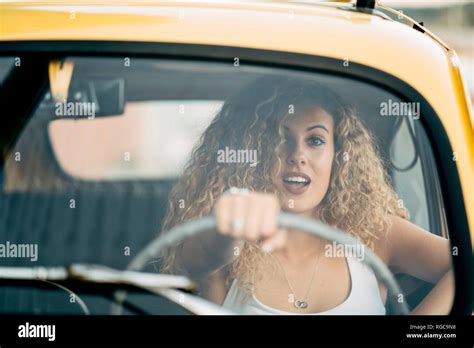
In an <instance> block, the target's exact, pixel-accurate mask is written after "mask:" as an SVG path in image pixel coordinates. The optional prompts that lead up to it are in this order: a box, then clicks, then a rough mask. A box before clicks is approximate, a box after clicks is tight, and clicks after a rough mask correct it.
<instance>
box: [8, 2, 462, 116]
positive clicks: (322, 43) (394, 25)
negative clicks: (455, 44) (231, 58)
mask: <svg viewBox="0 0 474 348" xmlns="http://www.w3.org/2000/svg"><path fill="white" fill-rule="evenodd" d="M0 7H1V11H2V17H3V18H2V19H3V23H2V35H1V39H0V41H23V40H27V41H30V40H53V41H54V40H74V41H75V40H107V41H134V42H135V41H138V42H165V43H187V44H204V45H220V46H230V47H245V48H254V49H260V50H273V51H283V52H293V53H302V54H308V55H315V56H322V57H329V58H336V59H340V60H341V64H342V62H343V61H344V60H347V61H348V62H349V64H350V63H359V64H363V65H366V66H370V67H372V68H375V69H378V70H381V71H383V72H386V73H388V74H391V75H393V76H395V77H397V78H399V79H401V80H403V81H404V82H406V83H408V84H409V85H411V86H412V87H413V88H415V89H416V90H417V91H418V92H419V93H420V94H421V95H423V96H424V97H425V99H426V100H427V101H428V102H429V103H430V104H431V105H432V107H433V108H434V109H435V111H436V112H437V113H438V114H439V115H441V116H442V115H446V117H448V115H452V114H453V113H455V112H457V113H464V114H466V113H468V112H467V111H466V110H461V111H460V110H457V109H458V108H459V98H461V99H463V98H464V99H465V98H466V92H465V86H464V88H463V84H462V80H461V78H460V74H459V71H458V69H459V67H458V63H457V56H456V54H455V53H454V51H452V50H450V49H449V48H446V47H445V46H444V45H442V44H441V43H440V42H438V41H437V40H434V39H433V38H432V37H430V36H429V35H427V34H426V33H422V32H421V31H418V30H415V29H413V28H412V27H411V26H410V25H406V24H403V23H400V22H398V21H394V20H391V19H389V18H383V16H380V15H374V14H369V13H363V12H358V11H354V10H353V9H354V6H353V4H347V3H346V4H344V3H337V4H317V3H316V4H312V3H311V4H308V3H303V2H300V3H298V2H272V1H242V0H240V1H236V0H230V1H211V0H207V1H181V0H177V1H147V0H139V1H132V0H112V1H110V0H109V1H107V0H101V1H90V0H89V1H87V0H72V1H66V0H62V1H56V0H50V1H23V2H3V3H1V4H0ZM440 81H443V83H441V82H440ZM453 90H456V91H458V93H459V94H460V95H461V97H460V96H459V95H456V94H455V93H454V92H453ZM468 107H469V106H468ZM464 108H466V107H464ZM442 118H443V117H442ZM443 122H449V120H447V119H445V120H443ZM467 122H469V123H470V120H469V113H468V116H467Z"/></svg>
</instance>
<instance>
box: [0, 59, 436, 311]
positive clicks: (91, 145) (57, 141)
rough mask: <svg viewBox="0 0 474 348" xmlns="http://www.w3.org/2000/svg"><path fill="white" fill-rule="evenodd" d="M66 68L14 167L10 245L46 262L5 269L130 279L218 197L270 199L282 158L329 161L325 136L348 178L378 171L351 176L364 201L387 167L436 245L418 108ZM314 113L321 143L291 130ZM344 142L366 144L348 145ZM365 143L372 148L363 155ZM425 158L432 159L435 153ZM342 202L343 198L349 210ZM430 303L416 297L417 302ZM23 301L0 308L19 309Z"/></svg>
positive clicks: (268, 80)
mask: <svg viewBox="0 0 474 348" xmlns="http://www.w3.org/2000/svg"><path fill="white" fill-rule="evenodd" d="M68 61H70V62H72V63H73V64H74V70H73V75H72V80H71V83H70V87H69V97H68V99H67V101H66V102H58V101H55V100H53V97H52V95H51V93H50V90H49V88H48V89H46V90H45V91H44V93H43V99H42V102H41V103H40V104H39V105H38V106H37V108H36V109H35V110H34V112H33V113H32V115H31V117H30V119H29V121H28V123H27V124H26V125H25V127H24V129H23V130H22V132H21V133H20V135H19V137H18V139H17V141H16V144H15V146H14V147H13V148H12V149H11V150H10V151H9V152H8V154H7V157H6V164H5V167H4V169H3V178H4V179H3V180H4V182H3V191H2V194H1V199H0V204H1V205H2V211H3V212H4V213H3V215H2V218H1V219H0V234H1V236H2V239H3V240H8V241H10V242H11V243H17V244H18V243H27V244H28V245H36V246H37V251H36V252H37V254H36V256H35V257H30V258H28V257H23V258H22V257H20V258H5V259H4V260H2V263H3V264H5V265H12V266H13V265H16V266H20V265H23V266H25V265H28V266H31V265H34V266H36V265H42V266H54V265H67V264H71V263H77V262H83V263H84V262H85V263H99V264H104V265H107V266H110V267H113V268H117V269H124V268H125V267H126V266H127V265H128V264H129V263H130V262H131V261H132V260H133V258H134V257H135V256H137V255H138V253H139V252H140V250H142V249H143V248H144V247H145V246H146V245H147V244H148V243H149V242H150V241H151V240H153V239H154V238H156V237H157V236H159V235H160V234H161V233H163V230H164V229H166V228H169V227H173V226H175V225H176V224H177V221H186V220H187V219H188V218H195V217H198V216H203V215H207V214H208V213H210V212H211V207H212V205H211V203H212V201H213V200H214V199H215V195H216V192H222V191H223V190H224V188H228V187H229V186H242V185H244V184H243V183H248V185H250V188H252V187H253V186H252V185H256V186H255V187H266V186H265V185H267V184H266V183H263V181H262V180H264V179H263V178H266V177H269V176H270V174H271V172H272V170H273V168H274V167H272V166H270V164H271V163H275V162H272V159H274V158H276V157H275V156H276V155H275V151H276V149H280V148H285V149H290V148H291V146H296V145H295V144H296V143H298V141H300V142H303V143H304V144H306V145H307V146H308V148H309V149H311V150H308V151H319V150H316V149H317V147H318V146H319V145H320V144H322V143H324V142H328V141H329V142H331V141H332V140H331V139H328V138H327V137H328V134H329V131H328V130H327V129H326V133H325V132H324V130H322V128H331V130H330V131H331V132H333V133H334V134H336V132H337V134H339V135H338V139H339V140H338V142H336V141H334V152H335V153H337V154H338V157H337V158H338V163H339V166H340V167H341V168H342V167H343V166H344V163H345V162H347V161H354V157H353V156H356V158H358V161H360V163H358V167H357V168H359V170H360V173H364V171H365V170H366V171H370V170H372V171H373V173H374V174H373V175H374V177H373V178H372V179H371V180H369V179H363V180H362V179H361V178H360V177H357V176H355V175H359V174H354V173H353V172H352V173H351V172H350V171H349V172H347V173H345V174H344V175H346V176H347V177H346V179H345V180H346V181H345V183H344V185H347V190H348V191H352V192H357V191H358V192H359V193H361V192H362V193H363V195H362V194H361V195H360V197H366V198H364V199H368V200H370V199H371V198H370V197H371V195H379V193H377V190H379V187H378V186H377V184H376V182H377V180H380V182H381V183H382V181H383V180H382V179H376V177H378V176H377V175H379V174H377V173H379V172H378V171H377V170H378V169H377V168H380V170H383V171H384V172H385V173H386V181H387V183H389V184H383V185H384V186H383V188H384V189H385V188H390V187H393V196H392V195H391V196H390V199H391V203H390V204H392V206H393V207H392V208H393V209H392V208H390V209H392V210H393V211H394V212H395V211H400V212H401V211H404V209H407V212H408V213H409V214H410V218H409V219H410V220H411V221H412V222H413V223H415V224H416V225H418V226H420V227H422V228H424V229H426V230H431V231H432V232H433V233H435V232H436V231H434V230H433V229H434V227H433V223H430V221H433V219H434V220H436V219H438V220H440V221H441V217H440V216H439V211H435V210H434V209H433V208H432V207H431V206H430V204H429V200H430V199H431V198H432V197H433V196H429V195H428V193H429V192H432V191H437V190H438V189H439V187H437V186H436V185H437V183H436V181H435V180H433V179H432V176H433V175H435V176H436V172H434V173H430V174H429V175H428V173H426V170H425V169H426V166H424V165H423V156H420V154H419V151H420V150H419V146H420V143H423V144H425V145H428V146H429V142H428V140H427V137H426V135H425V134H424V132H423V131H419V132H416V133H413V132H411V131H410V129H412V130H413V129H415V128H417V129H419V128H420V127H422V126H421V124H419V122H420V121H419V119H420V117H422V115H421V114H420V109H419V104H418V105H417V103H416V102H414V101H406V100H401V99H400V98H399V97H398V96H396V95H394V94H392V93H391V92H389V91H387V90H384V89H383V88H381V87H379V86H378V85H375V84H371V83H369V82H367V81H359V80H355V79H350V78H347V77H344V76H342V75H336V74H331V73H328V72H307V71H296V70H290V69H277V68H270V67H261V66H252V65H246V64H236V63H235V62H228V63H226V62H204V61H192V60H186V61H181V60H173V59H148V58H147V59H145V58H132V59H130V58H126V59H122V58H105V57H69V58H68ZM0 65H1V64H0ZM0 76H1V74H0ZM312 88H314V89H315V90H317V92H314V91H313V90H312ZM312 93H313V94H312ZM292 101H294V102H292ZM315 106H316V107H315ZM315 110H319V111H317V115H316V114H314V115H316V116H315V117H321V119H324V120H325V121H324V122H327V123H326V124H325V126H324V127H319V130H314V129H313V130H312V131H313V132H319V133H316V135H314V136H313V137H312V138H311V139H310V140H307V139H306V138H305V139H303V140H302V139H299V138H297V137H296V136H295V133H294V132H295V131H294V130H291V129H290V130H288V131H286V130H285V129H284V127H283V128H282V127H281V124H280V122H282V120H283V119H288V118H290V119H291V117H299V116H298V115H300V114H303V113H304V114H305V115H306V114H308V113H310V111H311V112H313V111H314V112H316V111H315ZM321 111H325V112H326V114H327V115H326V116H324V115H323V113H322V112H321ZM333 114H337V115H341V116H338V117H340V119H338V120H337V122H336V119H335V118H333V119H332V118H331V117H328V115H333ZM318 115H319V116H318ZM321 115H323V116H321ZM331 119H332V121H331ZM249 120H251V122H250V121H249ZM295 122H296V121H295ZM331 122H332V123H331ZM344 122H346V123H344ZM354 124H356V125H357V127H359V128H357V129H358V131H354V129H353V128H351V127H352V126H351V125H354ZM332 127H333V128H332ZM280 131H281V133H279V132H280ZM285 132H287V133H285ZM357 132H360V134H359V133H357ZM325 137H326V138H325ZM345 137H353V138H354V139H356V140H354V141H355V142H354V143H353V144H352V145H351V143H349V142H347V141H346V138H345ZM318 138H319V140H318ZM298 139H299V140H298ZM369 142H370V143H371V144H372V145H373V147H372V145H371V147H364V146H366V144H368V143H369ZM249 144H250V145H249ZM282 144H283V145H282ZM292 144H293V145H292ZM354 144H355V145H354ZM356 145H357V146H360V148H361V149H365V150H364V151H369V150H370V151H371V149H372V148H373V149H374V155H373V156H372V152H370V151H369V152H366V153H365V154H361V153H357V152H354V151H357V150H354V148H353V146H356ZM281 146H283V147H281ZM285 146H286V147H285ZM367 146H368V145H367ZM288 151H289V150H288ZM428 156H431V157H430V158H431V159H432V160H433V156H432V153H431V152H430V151H429V149H428ZM203 168H204V169H203ZM374 168H375V169H374ZM203 171H204V172H203ZM243 171H245V172H246V173H248V176H245V175H244V176H243V177H245V178H243V177H241V176H240V174H239V173H242V172H243ZM341 175H342V174H341ZM360 175H363V174H360ZM430 175H431V179H429V178H430ZM250 178H253V179H252V180H253V181H252V180H251V179H250ZM315 178H319V177H318V176H316V177H315ZM318 180H319V179H318ZM334 180H336V179H334ZM339 180H342V179H339ZM259 182H262V183H260V184H259ZM338 184H340V183H338V182H337V181H336V182H335V183H334V185H335V186H334V187H336V186H337V185H338ZM372 184H374V185H372ZM258 185H262V186H258ZM268 185H270V186H271V183H270V184H268ZM380 185H382V184H380ZM385 185H387V186H385ZM270 186H268V187H270ZM374 187H375V188H374ZM269 189H270V188H269ZM219 190H221V191H219ZM334 190H336V189H334ZM387 192H388V191H387ZM343 196H344V194H343V193H341V196H340V197H338V198H337V199H340V200H341V202H344V200H345V198H344V197H343ZM192 197H194V199H191V198H192ZM367 197H368V198H367ZM387 197H388V196H387ZM428 197H431V198H430V199H429V198H428ZM327 199H329V198H327ZM334 199H336V198H334ZM435 199H438V200H440V199H441V197H438V196H435ZM387 201H388V198H387ZM438 203H439V204H442V202H441V201H440V202H438ZM206 204H207V205H208V206H207V208H206V207H205V206H206ZM353 204H356V205H363V204H367V206H370V202H369V201H367V202H365V203H364V202H362V201H359V202H353ZM374 209H375V208H374ZM387 209H388V208H387ZM176 212H177V213H176ZM349 213H350V212H348V213H347V214H349ZM173 214H174V215H173ZM180 214H181V215H180ZM400 214H401V213H400ZM440 224H441V222H440ZM211 254H212V250H211V251H210V252H209V253H208V255H209V257H210V258H212V255H211ZM190 255H191V257H193V255H192V254H190ZM199 255H201V254H200V253H199V251H196V258H202V255H201V256H199ZM198 261H200V260H197V259H196V262H198ZM165 263H166V257H165V256H163V255H161V257H157V258H156V260H155V261H154V262H151V263H150V264H149V265H148V266H147V270H150V271H153V272H156V271H162V270H163V267H165ZM241 267H244V266H242V265H241ZM182 274H184V272H183V273H182ZM216 281H217V282H219V281H220V280H216ZM201 282H202V283H203V284H204V285H203V286H202V288H201V292H200V295H202V296H203V297H206V298H208V299H211V300H212V301H214V302H216V303H219V301H223V297H222V294H221V295H216V294H211V292H212V291H210V290H209V289H208V288H206V284H207V285H209V284H210V280H209V279H208V280H205V279H201ZM220 284H221V285H223V284H224V283H222V282H221V283H220ZM228 285H229V284H228V283H227V286H228ZM223 286H224V285H223ZM224 288H225V286H224ZM411 290H413V288H412V289H411ZM421 299H422V297H420V295H419V294H415V295H414V297H413V298H411V299H410V301H412V304H414V303H417V302H419V301H420V300H421ZM20 301H21V299H18V301H17V302H15V301H13V302H11V301H10V302H8V304H7V302H6V301H5V302H4V303H3V306H5V307H8V308H10V309H12V308H16V307H15V306H18V303H20ZM1 306H2V304H1V303H0V307H1Z"/></svg>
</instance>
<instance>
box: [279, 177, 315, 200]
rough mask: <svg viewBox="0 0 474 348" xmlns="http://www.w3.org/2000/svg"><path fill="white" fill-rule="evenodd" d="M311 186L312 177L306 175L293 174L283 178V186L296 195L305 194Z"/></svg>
mask: <svg viewBox="0 0 474 348" xmlns="http://www.w3.org/2000/svg"><path fill="white" fill-rule="evenodd" d="M310 184H311V179H310V177H309V176H308V175H306V174H304V173H300V172H292V173H287V174H285V175H284V176H283V186H284V187H285V189H286V190H287V191H288V192H290V193H291V194H294V195H300V194H302V193H304V192H305V191H306V190H307V189H308V187H309V185H310Z"/></svg>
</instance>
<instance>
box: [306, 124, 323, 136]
mask: <svg viewBox="0 0 474 348" xmlns="http://www.w3.org/2000/svg"><path fill="white" fill-rule="evenodd" d="M315 128H321V129H324V130H325V131H326V132H327V133H328V134H329V131H328V129H327V128H326V127H325V126H323V125H322V124H315V125H314V126H311V127H308V128H306V131H308V132H309V131H310V130H312V129H315Z"/></svg>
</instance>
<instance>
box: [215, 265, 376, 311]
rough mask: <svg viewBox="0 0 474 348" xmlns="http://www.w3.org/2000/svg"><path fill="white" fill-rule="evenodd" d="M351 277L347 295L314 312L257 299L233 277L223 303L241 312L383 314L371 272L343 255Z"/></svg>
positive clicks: (224, 305)
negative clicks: (240, 286)
mask: <svg viewBox="0 0 474 348" xmlns="http://www.w3.org/2000/svg"><path fill="white" fill-rule="evenodd" d="M346 260H347V265H348V268H349V274H350V278H351V290H350V293H349V296H348V297H347V298H346V299H345V300H344V302H342V303H341V304H339V305H337V306H336V307H334V308H331V309H329V310H327V311H324V312H317V313H301V314H300V313H294V312H286V311H282V310H279V309H276V308H272V307H269V306H267V305H265V304H263V303H262V302H260V301H259V300H258V299H257V297H256V296H255V294H254V293H253V292H252V294H248V293H246V292H244V291H243V290H241V289H239V287H238V286H237V280H236V279H234V281H233V282H232V285H231V287H230V289H229V291H228V292H227V295H226V297H225V299H224V303H223V305H222V306H223V307H224V308H227V309H229V310H231V311H233V312H235V313H238V314H243V315H262V314H263V315H265V314H279V315H385V306H384V304H383V302H382V298H381V297H380V291H379V286H378V283H377V279H376V278H375V275H374V272H373V271H372V270H371V269H370V268H369V267H368V266H366V265H364V264H363V263H361V262H360V261H358V260H357V259H352V258H346Z"/></svg>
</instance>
